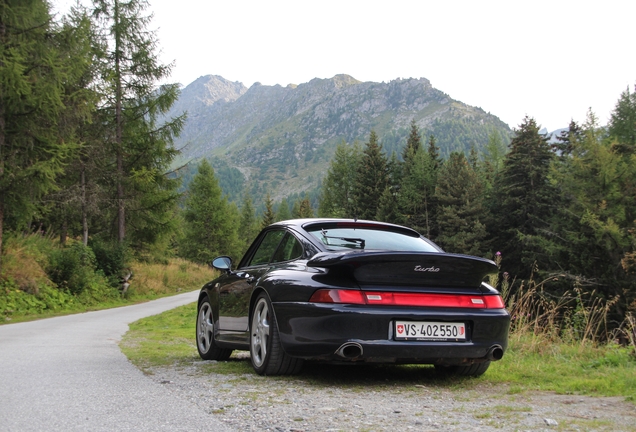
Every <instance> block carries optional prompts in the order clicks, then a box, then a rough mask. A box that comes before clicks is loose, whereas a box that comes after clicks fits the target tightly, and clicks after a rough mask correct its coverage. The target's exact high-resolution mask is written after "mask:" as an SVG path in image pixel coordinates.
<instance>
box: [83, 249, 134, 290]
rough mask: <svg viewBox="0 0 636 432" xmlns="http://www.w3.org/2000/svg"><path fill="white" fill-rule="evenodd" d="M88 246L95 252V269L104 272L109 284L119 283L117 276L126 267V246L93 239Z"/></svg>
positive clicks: (127, 254)
mask: <svg viewBox="0 0 636 432" xmlns="http://www.w3.org/2000/svg"><path fill="white" fill-rule="evenodd" d="M89 246H90V247H91V249H92V250H93V252H94V254H95V260H96V265H97V269H98V270H101V271H102V272H103V273H104V276H106V277H107V278H108V281H109V282H110V285H111V286H114V287H116V286H118V285H119V278H120V276H122V274H123V273H124V270H125V269H126V268H127V267H128V261H129V253H128V248H127V247H126V246H124V245H121V244H119V243H115V242H105V241H101V240H93V241H91V242H90V243H89Z"/></svg>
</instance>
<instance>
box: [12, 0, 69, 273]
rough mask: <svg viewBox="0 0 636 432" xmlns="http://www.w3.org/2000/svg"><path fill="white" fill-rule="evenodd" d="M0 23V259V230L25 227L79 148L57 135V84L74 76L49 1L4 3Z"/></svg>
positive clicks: (59, 99)
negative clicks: (38, 202) (53, 19)
mask: <svg viewBox="0 0 636 432" xmlns="http://www.w3.org/2000/svg"><path fill="white" fill-rule="evenodd" d="M0 27H1V28H2V31H1V32H0V259H1V257H2V253H1V251H2V241H1V240H2V236H3V230H4V229H6V228H13V229H16V228H23V227H24V226H25V225H26V223H27V221H29V220H30V218H31V217H32V215H33V213H34V212H36V208H37V206H36V203H37V199H39V198H40V197H41V196H42V195H43V194H44V193H46V192H48V191H50V190H52V189H53V188H55V180H56V178H57V177H58V176H59V175H60V174H61V173H62V172H63V170H64V165H65V163H66V162H67V161H68V160H69V159H70V158H71V157H73V155H74V153H75V152H76V150H77V147H78V146H77V143H76V142H75V141H74V140H65V139H60V136H59V135H58V132H59V129H58V120H59V117H60V115H61V113H62V111H63V109H64V100H65V98H64V94H63V90H64V86H63V85H62V83H63V82H65V81H66V80H72V79H73V77H72V73H71V70H72V69H73V65H72V63H71V62H70V61H69V59H68V57H65V54H64V53H63V52H61V49H60V46H59V41H58V39H57V37H56V36H57V33H56V29H55V27H54V23H53V21H52V19H51V15H50V12H49V5H48V3H47V2H45V1H42V0H27V1H24V0H20V1H13V0H8V1H3V2H2V3H1V4H0ZM80 61H81V60H80ZM0 264H1V261H0Z"/></svg>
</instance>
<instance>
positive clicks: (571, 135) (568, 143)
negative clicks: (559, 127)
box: [552, 120, 583, 158]
mask: <svg viewBox="0 0 636 432" xmlns="http://www.w3.org/2000/svg"><path fill="white" fill-rule="evenodd" d="M582 137H583V130H582V129H581V127H580V126H579V125H578V124H577V123H576V122H575V121H574V120H571V121H570V125H569V127H568V130H567V131H561V133H560V134H559V136H558V137H556V139H557V142H556V143H554V144H552V150H554V151H555V152H556V153H557V154H558V155H559V156H560V157H562V158H565V157H568V156H569V155H570V154H572V151H573V150H574V147H575V146H576V143H577V142H579V141H580V140H581V138H582Z"/></svg>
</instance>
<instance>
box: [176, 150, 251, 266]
mask: <svg viewBox="0 0 636 432" xmlns="http://www.w3.org/2000/svg"><path fill="white" fill-rule="evenodd" d="M184 217H185V227H184V238H183V240H182V241H181V244H180V246H179V254H180V255H181V256H182V257H184V258H187V259H190V260H192V261H194V262H198V263H209V262H211V261H212V260H213V259H214V258H216V257H217V256H219V255H230V256H232V257H233V258H234V259H236V258H237V253H238V251H239V249H241V246H240V244H239V240H238V233H237V229H238V225H237V224H236V221H237V220H238V219H239V215H238V210H237V208H236V206H234V205H231V204H230V203H228V200H227V198H226V197H225V196H223V195H222V191H221V188H220V187H219V184H218V181H217V180H216V177H215V175H214V169H213V168H212V167H211V166H210V164H209V163H208V161H207V160H205V159H204V160H203V161H202V162H201V163H200V164H199V172H198V173H197V175H196V176H195V177H194V178H193V179H192V182H191V183H190V189H189V192H188V195H187V197H186V200H185V209H184Z"/></svg>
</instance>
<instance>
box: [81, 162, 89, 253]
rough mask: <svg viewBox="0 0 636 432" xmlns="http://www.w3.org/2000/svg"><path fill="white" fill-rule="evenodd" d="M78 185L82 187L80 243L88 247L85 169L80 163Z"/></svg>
mask: <svg viewBox="0 0 636 432" xmlns="http://www.w3.org/2000/svg"><path fill="white" fill-rule="evenodd" d="M80 184H81V187H82V243H83V244H84V246H88V221H87V218H86V167H85V166H84V164H83V163H82V170H81V171H80Z"/></svg>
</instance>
